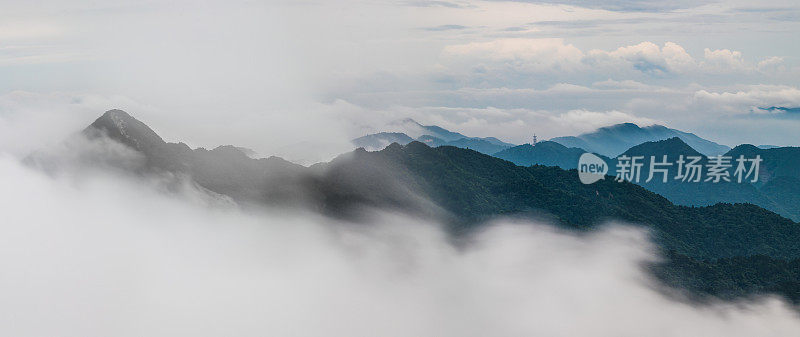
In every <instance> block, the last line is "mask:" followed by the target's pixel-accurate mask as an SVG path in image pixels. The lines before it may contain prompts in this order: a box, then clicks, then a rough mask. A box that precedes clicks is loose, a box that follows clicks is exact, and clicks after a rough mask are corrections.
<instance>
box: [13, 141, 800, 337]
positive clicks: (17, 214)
mask: <svg viewBox="0 0 800 337" xmlns="http://www.w3.org/2000/svg"><path fill="white" fill-rule="evenodd" d="M78 144H79V145H75V143H73V144H72V145H71V146H72V147H69V146H68V147H66V149H72V151H74V150H75V148H74V146H84V147H86V149H87V150H85V151H86V152H88V153H93V154H98V153H113V154H114V155H116V156H117V158H118V159H119V158H127V159H126V160H116V162H122V163H127V164H130V163H136V160H137V159H136V157H135V155H133V154H131V153H127V152H125V151H124V150H120V149H119V148H117V147H115V146H114V145H109V144H99V145H98V144H94V145H92V146H89V145H86V144H83V145H80V143H78ZM98 147H100V148H105V150H103V151H97V148H98ZM63 150H64V149H62V151H63ZM53 151H55V152H57V150H53ZM50 158H51V159H52V160H51V161H49V162H47V163H48V166H46V169H44V170H43V169H42V167H43V166H41V165H40V163H41V161H34V164H35V165H31V161H30V160H28V164H23V163H22V162H21V160H20V157H18V156H14V155H11V154H8V153H6V154H3V155H0V186H2V189H0V191H2V192H0V205H2V219H3V221H0V270H2V273H1V274H0V335H4V336H20V337H21V336H82V337H86V336H265V335H269V336H323V335H324V336H348V337H352V336H420V337H421V336H436V337H441V336H539V335H541V336H587V335H590V336H793V335H796V334H797V332H798V331H800V319H798V316H797V312H796V311H794V310H793V309H791V308H790V307H788V306H787V305H786V304H785V303H783V302H782V301H780V300H778V299H776V298H762V299H755V300H750V301H748V302H737V303H730V302H722V301H711V303H706V304H696V303H692V302H689V301H685V300H682V299H681V296H680V295H679V294H678V295H675V294H673V295H670V296H667V295H665V292H664V291H663V289H662V287H661V286H660V285H659V284H658V282H657V281H655V280H653V279H652V278H651V277H650V276H649V275H648V274H647V272H646V271H645V269H643V267H642V266H643V264H646V263H650V262H653V261H657V259H658V256H656V254H655V253H654V251H655V250H654V247H653V245H652V244H651V242H650V241H649V239H648V235H647V233H646V232H644V231H642V230H640V229H634V228H631V227H626V226H622V225H614V224H609V225H607V226H605V227H604V229H602V230H599V231H596V232H593V233H590V234H582V235H579V234H575V233H567V232H561V231H558V230H556V229H555V228H554V227H551V226H549V225H548V224H544V223H533V222H519V221H510V220H498V221H495V222H493V223H492V224H489V225H488V226H487V227H486V229H485V230H484V231H482V232H480V233H476V234H474V235H472V236H470V237H468V238H466V239H464V240H458V241H457V242H455V241H454V240H453V239H452V238H451V237H450V236H448V234H447V233H445V231H443V230H442V229H441V227H440V226H439V225H438V224H435V223H430V222H428V221H424V220H420V219H415V218H412V217H408V216H403V215H398V214H389V213H383V212H380V211H377V210H376V211H372V213H373V216H372V217H371V219H372V220H371V221H370V222H369V223H366V224H364V223H360V224H353V223H347V222H342V221H338V220H333V219H330V218H326V217H323V216H320V215H318V214H313V213H302V212H288V211H285V210H280V209H263V210H247V211H244V210H241V209H239V208H238V207H236V206H235V205H232V204H229V203H219V202H214V200H215V198H214V196H210V195H208V194H207V192H206V191H203V190H201V189H198V188H196V186H194V185H193V184H191V183H190V182H186V183H185V184H182V185H179V186H181V187H179V188H175V187H174V186H175V184H165V181H170V180H172V178H169V177H168V178H164V177H147V176H137V175H131V174H128V173H125V172H126V170H125V166H124V165H123V166H120V165H105V164H101V165H95V166H94V167H91V168H89V167H87V166H86V165H81V164H76V163H78V162H80V161H82V160H85V159H86V158H87V156H67V155H62V156H54V155H53V154H52V153H50ZM89 158H95V157H91V156H90V157H89ZM127 164H126V165H127ZM120 168H122V169H120ZM173 178H174V177H173ZM167 185H169V186H167Z"/></svg>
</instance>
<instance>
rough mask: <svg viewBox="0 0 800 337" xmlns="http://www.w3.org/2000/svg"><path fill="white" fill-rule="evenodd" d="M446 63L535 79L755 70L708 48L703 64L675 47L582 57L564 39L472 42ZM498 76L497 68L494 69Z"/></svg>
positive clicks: (451, 52)
mask: <svg viewBox="0 0 800 337" xmlns="http://www.w3.org/2000/svg"><path fill="white" fill-rule="evenodd" d="M443 54H444V57H445V58H446V60H449V59H450V58H456V59H457V58H464V59H465V60H458V63H457V64H458V65H459V66H464V65H466V64H481V65H487V64H488V65H491V62H496V63H499V64H500V65H501V66H507V67H509V68H511V69H513V70H516V71H525V72H531V73H555V74H561V73H574V72H585V73H590V74H592V73H609V74H619V73H622V74H623V75H624V74H625V73H630V72H631V71H633V70H635V71H638V72H641V73H645V74H652V75H664V74H672V73H675V74H683V75H686V74H691V73H693V72H704V73H732V72H745V73H746V72H748V71H750V70H753V69H755V68H756V67H757V65H751V64H748V63H745V61H744V59H743V57H742V53H741V52H739V51H731V50H728V49H721V50H711V49H709V48H706V49H705V50H704V54H703V57H702V58H699V59H698V58H695V57H693V56H691V55H690V54H689V53H688V52H686V49H684V48H683V47H682V46H680V45H678V44H677V43H674V42H666V43H664V45H663V46H658V45H656V44H655V43H653V42H649V41H645V42H641V43H638V44H635V45H630V46H623V47H619V48H617V49H615V50H610V51H607V50H601V49H592V50H588V51H583V50H581V49H579V48H577V47H575V46H574V45H572V44H569V43H566V42H565V41H564V39H561V38H545V39H527V38H516V39H509V38H505V39H498V40H494V41H488V42H471V43H467V44H458V45H451V46H447V47H445V48H444V50H443ZM777 61H778V59H776V58H774V57H772V58H768V59H767V60H764V61H761V63H759V64H760V65H761V66H762V67H763V66H765V65H768V64H771V63H776V62H777ZM490 69H492V70H495V71H496V70H497V68H490Z"/></svg>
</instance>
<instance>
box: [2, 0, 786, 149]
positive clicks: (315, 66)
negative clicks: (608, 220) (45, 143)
mask: <svg viewBox="0 0 800 337" xmlns="http://www.w3.org/2000/svg"><path fill="white" fill-rule="evenodd" d="M799 21H800V4H798V3H797V2H796V1H762V2H759V3H758V4H757V5H756V4H753V3H752V2H749V1H671V2H664V1H636V0H620V1H606V2H604V4H603V5H598V4H597V2H596V1H574V2H572V1H560V0H550V1H449V0H444V1H415V0H409V1H402V0H396V1H372V0H361V1H355V0H345V1H302V2H298V1H271V2H263V1H224V2H223V1H219V2H212V1H103V2H98V1H48V0H42V1H27V2H20V1H0V79H2V80H0V117H1V118H0V130H2V128H3V125H4V124H5V125H11V124H10V123H9V122H8V121H9V120H14V121H16V123H17V124H16V125H19V123H20V121H27V122H29V123H37V124H36V125H37V129H38V131H39V132H40V133H45V134H52V135H58V136H61V135H62V134H63V133H66V132H68V131H69V130H72V131H74V129H76V128H79V127H81V126H83V125H86V124H88V123H89V122H91V121H92V120H93V119H94V118H96V117H97V116H99V115H100V114H101V113H102V112H103V111H105V110H107V109H111V108H122V109H125V110H127V111H129V112H130V113H131V114H133V115H134V116H135V117H137V118H139V119H141V120H143V121H144V122H146V123H147V124H149V125H151V126H152V127H153V128H154V129H156V131H158V132H159V133H160V134H162V136H164V137H165V138H166V139H167V140H170V141H184V142H187V143H189V144H190V145H192V146H204V147H213V146H216V145H220V144H236V145H241V146H247V147H251V148H254V149H256V150H258V151H259V152H261V153H263V154H273V153H275V154H285V153H293V152H297V151H301V150H298V149H303V148H309V147H313V148H314V149H321V150H324V151H327V152H330V153H335V152H344V151H346V150H347V149H348V148H347V147H348V145H347V140H349V139H350V138H353V137H357V136H361V135H363V134H365V133H368V132H373V131H378V130H380V129H381V127H382V126H384V125H385V124H386V123H388V122H390V121H392V120H396V119H400V118H406V117H411V118H414V119H416V120H418V121H419V122H422V123H424V124H437V125H440V126H443V127H446V128H449V129H452V130H454V131H459V132H462V133H466V134H468V135H474V136H495V137H498V138H500V139H503V140H506V141H510V142H514V143H523V142H527V141H529V138H530V135H532V134H533V133H534V132H535V133H536V134H537V135H539V138H540V139H542V138H551V137H555V136H562V135H572V134H578V133H581V132H586V131H590V130H592V129H594V128H596V127H599V126H604V125H610V124H614V123H619V122H628V121H630V122H636V123H640V124H652V123H659V124H664V125H667V126H669V127H673V128H678V129H681V130H685V131H689V132H695V133H697V134H698V135H700V136H702V137H705V138H708V139H711V140H714V141H717V142H720V143H723V144H726V145H737V144H739V143H753V144H775V145H795V146H798V145H800V137H799V136H798V135H797V130H798V129H800V112H797V108H798V107H800V89H798V87H800V83H798V82H800V80H799V79H800V76H798V75H800V43H798V42H800V38H798V36H799V35H798V32H800V22H799ZM771 107H777V108H786V109H771V110H770V109H768V108H771ZM793 108H794V109H795V110H794V111H793V110H791V109H793ZM5 131H6V134H9V132H10V131H9V130H5ZM28 133H29V132H26V134H28ZM17 136H19V137H23V136H24V135H17ZM6 137H8V136H6ZM6 137H2V136H0V139H2V140H3V141H7V140H9V139H8V138H6ZM53 138H54V139H55V136H53ZM323 145H324V146H323Z"/></svg>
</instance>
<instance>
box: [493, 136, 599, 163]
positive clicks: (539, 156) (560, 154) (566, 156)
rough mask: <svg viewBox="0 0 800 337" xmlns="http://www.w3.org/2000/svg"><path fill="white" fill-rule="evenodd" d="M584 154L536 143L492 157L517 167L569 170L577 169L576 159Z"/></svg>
mask: <svg viewBox="0 0 800 337" xmlns="http://www.w3.org/2000/svg"><path fill="white" fill-rule="evenodd" d="M584 153H586V150H584V149H579V148H576V147H566V146H564V145H561V144H559V143H556V142H551V141H544V142H539V143H536V145H531V144H523V145H519V146H515V147H512V148H509V149H506V150H503V151H500V152H497V153H495V154H494V156H495V157H497V158H500V159H505V160H508V161H510V162H512V163H514V164H517V165H519V166H531V165H544V166H558V167H560V168H563V169H565V170H569V169H574V168H577V167H578V158H580V157H581V155H582V154H584ZM601 157H603V156H601ZM603 159H605V160H606V161H607V162H608V161H609V160H610V159H608V158H607V157H603Z"/></svg>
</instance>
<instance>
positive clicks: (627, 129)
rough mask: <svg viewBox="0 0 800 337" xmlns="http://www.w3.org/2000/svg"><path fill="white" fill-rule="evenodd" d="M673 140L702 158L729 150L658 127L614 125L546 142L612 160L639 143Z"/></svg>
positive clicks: (684, 133) (682, 133)
mask: <svg viewBox="0 0 800 337" xmlns="http://www.w3.org/2000/svg"><path fill="white" fill-rule="evenodd" d="M673 137H677V138H680V139H681V140H682V141H683V142H684V143H686V144H689V146H691V147H692V148H693V149H695V150H697V151H698V152H700V153H702V154H704V155H706V156H714V155H719V154H723V153H725V152H727V151H728V150H730V148H729V147H727V146H725V145H720V144H717V143H714V142H712V141H710V140H706V139H703V138H700V137H698V136H697V135H695V134H692V133H688V132H683V131H679V130H675V129H670V128H667V127H665V126H662V125H651V126H646V127H639V126H638V125H636V124H633V123H623V124H616V125H612V126H607V127H603V128H599V129H597V130H596V131H594V132H590V133H585V134H582V135H579V136H568V137H556V138H553V139H550V140H551V141H553V142H556V143H559V144H562V145H564V146H566V147H576V148H581V149H584V150H586V151H589V152H594V153H599V154H602V155H604V156H607V157H616V156H618V155H620V154H621V153H623V152H625V151H626V150H628V149H630V148H631V147H633V146H636V145H639V144H641V143H644V142H653V141H658V140H664V139H669V138H673Z"/></svg>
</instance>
